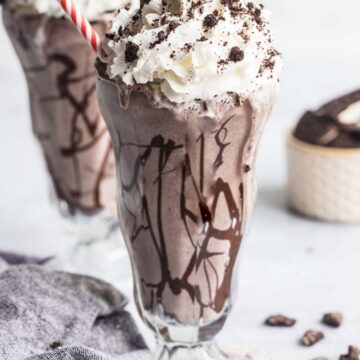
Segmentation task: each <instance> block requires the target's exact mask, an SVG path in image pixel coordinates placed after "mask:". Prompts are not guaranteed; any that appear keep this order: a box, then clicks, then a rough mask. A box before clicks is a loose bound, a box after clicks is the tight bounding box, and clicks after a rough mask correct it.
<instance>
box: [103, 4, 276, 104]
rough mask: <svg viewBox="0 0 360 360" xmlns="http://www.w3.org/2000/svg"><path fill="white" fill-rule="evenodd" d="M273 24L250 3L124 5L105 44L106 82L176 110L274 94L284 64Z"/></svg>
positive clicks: (266, 12)
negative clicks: (144, 90)
mask: <svg viewBox="0 0 360 360" xmlns="http://www.w3.org/2000/svg"><path fill="white" fill-rule="evenodd" d="M269 18H270V13H269V12H268V11H267V10H266V9H265V8H264V7H263V6H262V5H255V4H254V3H253V2H249V1H246V0H199V1H188V0H171V1H170V0H167V1H165V0H141V1H140V0H127V1H126V0H124V1H123V6H122V7H121V8H120V9H119V10H118V11H117V13H116V17H115V19H114V21H113V24H112V30H111V33H110V34H108V36H107V39H108V41H107V46H108V47H109V49H110V53H111V56H110V57H109V67H108V73H109V76H110V77H111V78H113V79H118V80H121V82H123V83H124V84H125V85H127V86H130V87H131V86H135V85H150V86H152V87H153V88H158V89H159V90H160V91H161V92H162V94H164V95H165V96H166V97H167V98H168V99H169V100H170V101H171V102H174V103H186V102H189V101H193V100H199V99H200V100H205V101H207V100H211V99H214V97H226V96H227V95H228V94H237V95H239V96H244V97H246V96H248V95H249V94H251V93H252V92H254V91H255V90H257V89H258V88H259V87H264V86H266V85H271V86H272V88H273V87H274V84H277V82H278V79H279V75H280V72H281V69H282V60H281V57H280V55H279V53H278V52H277V51H276V50H275V49H274V48H273V44H272V42H273V40H272V34H271V32H270V30H269Z"/></svg>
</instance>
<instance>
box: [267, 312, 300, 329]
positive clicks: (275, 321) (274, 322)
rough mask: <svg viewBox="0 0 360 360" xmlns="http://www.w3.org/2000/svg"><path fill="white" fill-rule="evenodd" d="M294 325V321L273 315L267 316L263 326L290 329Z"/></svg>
mask: <svg viewBox="0 0 360 360" xmlns="http://www.w3.org/2000/svg"><path fill="white" fill-rule="evenodd" d="M295 324H296V320H295V319H291V318H289V317H286V316H284V315H273V316H269V317H268V318H267V319H266V320H265V325H268V326H273V327H292V326H294V325H295Z"/></svg>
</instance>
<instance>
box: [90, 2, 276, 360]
mask: <svg viewBox="0 0 360 360" xmlns="http://www.w3.org/2000/svg"><path fill="white" fill-rule="evenodd" d="M174 4H175V2H174V3H172V5H174ZM157 5H158V4H157V2H156V1H150V2H149V3H146V4H145V5H144V4H143V5H141V6H140V8H139V9H133V8H130V9H122V10H121V11H120V12H119V15H118V17H117V18H116V19H115V20H114V22H113V28H112V33H111V34H109V35H108V38H110V39H111V40H110V41H108V42H107V45H108V46H107V51H108V52H109V54H110V58H109V60H108V64H105V63H102V62H100V61H99V62H98V66H97V68H98V84H97V90H98V98H99V104H100V109H101V111H102V114H103V116H104V119H105V121H106V123H107V126H108V128H109V131H110V135H111V138H112V142H113V146H114V151H115V157H116V166H117V175H118V195H119V197H118V213H119V220H120V227H121V229H122V231H123V234H124V238H125V240H126V243H127V247H128V250H129V254H130V258H131V261H132V267H133V275H134V285H135V286H134V287H135V300H136V304H137V308H138V311H139V313H140V316H141V317H142V319H143V321H144V322H145V323H146V324H147V325H148V327H149V328H150V329H151V330H152V331H153V332H154V334H155V336H156V339H157V342H158V345H159V347H158V355H157V356H158V359H226V358H234V359H235V358H236V359H239V358H241V357H239V356H230V355H226V354H225V353H223V352H221V351H220V350H219V349H218V348H217V347H216V346H215V345H214V343H213V338H214V336H215V335H216V334H217V333H218V332H219V331H220V330H221V328H222V327H223V325H224V322H225V320H226V318H227V316H228V314H229V311H230V310H231V307H232V305H233V303H234V297H235V294H236V268H237V263H238V261H237V260H238V254H239V250H240V247H241V244H242V241H243V236H244V230H245V227H246V224H247V222H248V219H249V217H250V214H251V211H252V208H253V204H254V201H255V197H256V179H255V156H256V151H257V148H258V142H259V139H260V135H261V133H262V130H263V126H264V124H265V122H266V120H267V118H268V116H269V114H270V111H271V109H272V106H273V103H274V101H275V98H276V94H277V88H278V75H279V72H280V68H281V59H280V57H279V54H278V53H277V52H276V51H275V50H274V49H273V48H272V45H271V38H270V34H269V32H268V24H267V20H266V12H265V10H264V9H263V8H262V7H260V6H259V7H258V6H255V5H254V4H253V3H247V2H246V1H239V2H237V7H236V8H235V7H234V6H235V5H234V4H233V3H226V2H223V3H222V4H221V5H219V4H218V2H217V1H200V2H199V3H198V5H196V6H195V5H194V3H189V2H187V1H180V2H179V4H178V5H179V8H176V9H175V10H174V9H169V8H164V7H160V8H159V7H158V6H157ZM187 6H188V7H187ZM149 24H151V25H149ZM218 24H220V25H218ZM244 24H246V25H244ZM217 26H218V27H217ZM236 27H239V28H240V29H242V31H243V33H242V34H241V35H231V36H229V35H228V29H229V28H233V29H234V28H235V30H237V29H236ZM217 30H218V31H217ZM235 30H233V31H235ZM239 32H240V31H239ZM254 34H255V35H254ZM244 39H247V41H245V40H244ZM215 42H216V44H215V46H216V48H212V44H213V43H215ZM259 42H260V44H261V45H258V43H259ZM169 44H170V45H169ZM237 45H238V46H237ZM220 46H221V48H220ZM252 46H255V48H252ZM169 49H170V50H169ZM218 49H220V50H218ZM241 49H243V50H241ZM214 53H215V54H216V56H213V57H211V54H214ZM214 61H216V66H219V70H217V69H215V70H214V69H213V68H211V65H212V64H211V62H214ZM207 66H209V68H208V69H206V67H207ZM249 68H250V69H249ZM253 68H255V70H254V69H253ZM204 69H205V70H204ZM211 71H214V72H213V73H212V74H211V75H209V73H211ZM149 74H151V75H149ZM241 80H242V81H243V83H241ZM237 82H239V83H237Z"/></svg>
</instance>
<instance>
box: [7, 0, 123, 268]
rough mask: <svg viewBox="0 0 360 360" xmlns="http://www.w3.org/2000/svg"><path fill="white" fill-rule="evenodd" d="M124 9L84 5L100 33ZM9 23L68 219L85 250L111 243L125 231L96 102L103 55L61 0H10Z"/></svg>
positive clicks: (54, 188)
mask: <svg viewBox="0 0 360 360" xmlns="http://www.w3.org/2000/svg"><path fill="white" fill-rule="evenodd" d="M118 4H119V1H110V0H105V1H97V0H91V1H85V0H81V1H79V5H80V8H81V9H82V10H83V11H84V13H85V14H86V15H87V16H88V17H89V18H90V20H91V21H92V24H93V26H94V27H95V28H96V29H97V31H98V32H99V33H100V34H105V32H106V28H107V25H108V21H109V16H110V13H109V11H112V10H113V9H114V8H115V7H116V5H118ZM3 22H4V25H5V28H6V30H7V32H8V35H9V37H10V40H11V42H12V44H13V46H14V49H15V51H16V54H17V55H18V58H19V60H20V63H21V65H22V68H23V70H24V73H25V76H26V80H27V85H28V89H29V102H30V109H31V120H32V127H33V131H34V134H35V136H36V138H37V140H38V142H39V144H40V147H41V150H42V154H43V157H44V159H45V163H46V167H47V170H48V173H49V179H50V183H51V193H52V199H53V202H54V204H55V205H56V207H57V209H58V211H59V214H60V215H61V220H62V222H63V224H64V225H65V228H66V230H67V231H68V232H70V233H71V235H73V236H74V237H75V238H77V239H78V240H81V244H84V243H86V244H89V243H93V242H94V240H104V239H107V238H109V237H111V236H113V235H114V234H115V233H116V230H117V229H118V220H117V214H116V195H115V192H116V185H115V183H116V175H115V162H114V152H113V149H112V145H111V140H110V136H109V133H108V131H107V128H106V125H105V122H104V121H103V118H102V116H101V113H100V110H99V107H98V102H97V97H96V89H95V87H96V86H95V85H96V71H95V67H94V64H95V58H96V55H95V54H94V53H93V52H92V51H91V49H89V48H88V46H87V44H86V43H85V42H84V40H83V38H82V36H81V35H80V34H79V33H78V31H77V30H76V28H74V26H73V25H72V24H71V22H70V21H68V20H67V19H66V18H65V14H64V12H63V10H62V9H61V7H60V5H58V3H57V1H55V0H48V1H43V0H5V1H4V2H3ZM114 237H116V235H114ZM108 245H109V244H108V243H107V245H106V246H107V247H108ZM110 248H111V246H110ZM77 255H78V254H77ZM85 257H86V259H84V261H87V264H88V265H89V264H90V263H91V259H89V258H88V257H89V253H88V252H86V256H85ZM102 261H104V262H106V261H105V260H102ZM97 263H99V262H98V261H97Z"/></svg>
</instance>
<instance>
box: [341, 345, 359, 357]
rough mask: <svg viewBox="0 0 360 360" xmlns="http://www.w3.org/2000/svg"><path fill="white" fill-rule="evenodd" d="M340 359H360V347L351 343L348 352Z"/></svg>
mask: <svg viewBox="0 0 360 360" xmlns="http://www.w3.org/2000/svg"><path fill="white" fill-rule="evenodd" d="M339 360H360V349H358V348H357V347H356V346H353V345H350V346H349V349H348V353H347V354H345V355H341V356H340V358H339Z"/></svg>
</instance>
